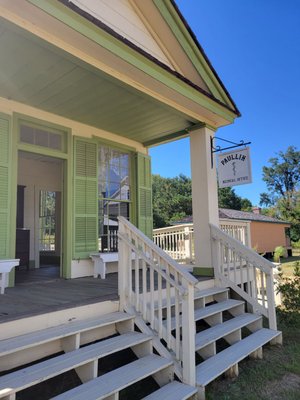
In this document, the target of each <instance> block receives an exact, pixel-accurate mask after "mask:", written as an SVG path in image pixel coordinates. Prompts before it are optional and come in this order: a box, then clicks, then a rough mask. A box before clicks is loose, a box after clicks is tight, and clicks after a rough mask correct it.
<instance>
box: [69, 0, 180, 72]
mask: <svg viewBox="0 0 300 400" xmlns="http://www.w3.org/2000/svg"><path fill="white" fill-rule="evenodd" d="M72 3H74V4H75V5H76V6H77V7H79V8H80V9H82V10H83V11H85V12H87V13H88V14H90V15H92V16H93V17H95V18H96V19H98V20H99V21H101V22H103V23H104V24H105V25H107V26H109V27H110V28H111V29H112V30H114V31H115V32H117V33H118V34H119V35H121V36H122V37H124V38H126V39H128V40H129V41H130V42H132V43H133V44H135V45H136V46H138V47H139V48H141V49H143V50H144V51H146V52H147V53H149V54H151V55H152V56H153V57H155V58H157V59H158V60H160V61H162V62H163V63H164V64H166V65H168V66H169V67H172V65H171V63H170V61H169V60H168V58H167V57H166V55H165V54H164V52H163V51H162V49H161V48H160V46H159V45H158V44H157V42H156V41H155V39H154V37H153V36H152V35H151V33H150V32H149V30H148V28H147V27H146V26H145V24H144V22H143V21H142V19H141V18H140V16H139V15H138V14H137V13H136V12H135V10H134V9H133V7H132V6H131V4H130V3H129V1H128V0H117V1H116V0H114V1H111V0H98V1H95V0H72Z"/></svg>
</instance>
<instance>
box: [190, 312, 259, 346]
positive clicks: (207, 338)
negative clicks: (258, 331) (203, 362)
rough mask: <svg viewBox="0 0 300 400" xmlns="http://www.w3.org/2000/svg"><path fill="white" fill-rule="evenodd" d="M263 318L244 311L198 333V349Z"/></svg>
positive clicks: (196, 343) (196, 344)
mask: <svg viewBox="0 0 300 400" xmlns="http://www.w3.org/2000/svg"><path fill="white" fill-rule="evenodd" d="M260 319H261V316H260V315H256V314H248V313H244V314H241V315H238V316H236V317H235V318H232V319H230V320H228V321H225V322H223V323H222V324H218V325H215V326H212V327H211V328H208V329H205V331H202V332H199V333H197V334H196V342H195V347H196V350H199V349H201V348H202V347H205V346H207V345H208V344H210V343H213V342H215V341H216V340H218V339H221V338H222V337H224V336H226V335H229V334H230V333H232V332H234V331H235V330H237V329H240V328H243V327H244V326H246V325H248V324H251V323H253V322H255V321H258V320H260Z"/></svg>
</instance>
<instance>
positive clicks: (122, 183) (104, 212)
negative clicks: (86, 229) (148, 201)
mask: <svg viewBox="0 0 300 400" xmlns="http://www.w3.org/2000/svg"><path fill="white" fill-rule="evenodd" d="M129 164H130V155H129V154H127V153H123V152H121V151H119V150H115V149H111V148H109V147H107V146H101V147H100V149H99V170H98V173H99V175H98V189H99V250H100V251H117V250H118V248H117V233H118V216H120V215H122V216H124V217H125V218H127V219H129V199H130V178H129V177H130V173H129ZM121 200H122V201H121Z"/></svg>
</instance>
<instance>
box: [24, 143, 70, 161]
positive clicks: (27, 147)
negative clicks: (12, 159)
mask: <svg viewBox="0 0 300 400" xmlns="http://www.w3.org/2000/svg"><path fill="white" fill-rule="evenodd" d="M17 146H18V150H21V151H26V152H28V153H34V154H41V155H43V156H47V157H54V158H60V159H62V160H67V159H68V157H69V156H68V155H67V154H66V153H61V152H56V151H55V150H49V149H48V148H47V147H42V146H36V145H34V144H24V143H18V144H17Z"/></svg>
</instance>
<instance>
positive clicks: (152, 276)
mask: <svg viewBox="0 0 300 400" xmlns="http://www.w3.org/2000/svg"><path fill="white" fill-rule="evenodd" d="M149 252H150V258H151V259H153V253H152V251H151V250H149ZM149 273H150V325H151V328H152V329H153V328H154V269H153V268H150V271H149Z"/></svg>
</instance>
